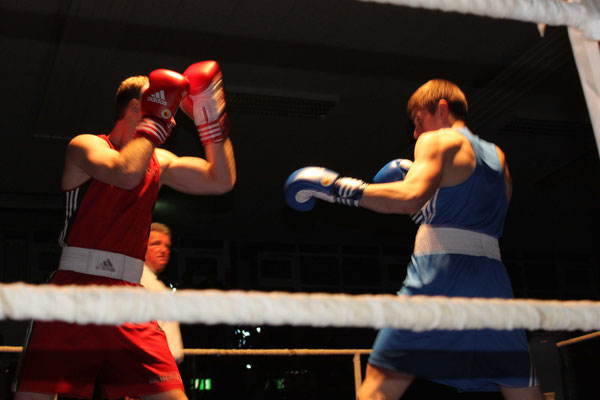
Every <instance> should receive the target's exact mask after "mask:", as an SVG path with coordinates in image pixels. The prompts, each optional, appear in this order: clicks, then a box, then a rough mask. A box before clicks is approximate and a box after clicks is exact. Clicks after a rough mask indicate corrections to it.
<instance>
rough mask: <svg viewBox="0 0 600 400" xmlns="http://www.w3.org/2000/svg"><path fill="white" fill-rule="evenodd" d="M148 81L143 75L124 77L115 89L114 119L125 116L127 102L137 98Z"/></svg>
mask: <svg viewBox="0 0 600 400" xmlns="http://www.w3.org/2000/svg"><path fill="white" fill-rule="evenodd" d="M147 83H148V77H147V76H143V75H137V76H132V77H129V78H127V79H125V80H124V81H123V82H121V84H120V85H119V88H118V89H117V95H116V99H115V120H116V121H118V120H120V119H121V118H123V117H124V116H125V112H126V111H127V107H128V106H129V102H130V101H131V100H132V99H139V98H140V97H141V95H142V89H143V87H144V86H145V85H146V84H147Z"/></svg>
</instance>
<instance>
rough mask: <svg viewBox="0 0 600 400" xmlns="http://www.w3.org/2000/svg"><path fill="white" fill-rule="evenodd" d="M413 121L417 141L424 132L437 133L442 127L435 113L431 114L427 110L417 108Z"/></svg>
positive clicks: (413, 114) (414, 135)
mask: <svg viewBox="0 0 600 400" xmlns="http://www.w3.org/2000/svg"><path fill="white" fill-rule="evenodd" d="M412 120H413V123H414V124H415V130H414V132H413V137H414V138H415V139H417V138H418V137H419V136H421V134H423V133H424V132H429V131H435V130H438V129H440V128H441V127H442V126H441V125H440V123H439V121H437V118H436V115H435V113H433V114H432V113H430V112H429V111H428V110H427V109H425V108H417V109H415V110H414V111H413V113H412Z"/></svg>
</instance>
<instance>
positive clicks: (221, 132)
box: [181, 61, 229, 146]
mask: <svg viewBox="0 0 600 400" xmlns="http://www.w3.org/2000/svg"><path fill="white" fill-rule="evenodd" d="M183 75H184V76H185V77H186V78H187V79H188V80H189V81H190V93H189V95H188V96H186V97H185V98H184V99H183V101H182V102H181V108H182V109H183V111H184V112H185V113H186V114H187V115H189V116H190V117H191V118H193V120H194V123H195V124H196V128H198V135H199V136H200V140H201V141H202V144H203V145H205V146H206V145H207V144H209V143H218V142H222V141H224V140H225V139H226V138H227V136H228V135H229V118H228V116H227V113H226V112H225V92H224V90H223V78H222V74H221V69H220V68H219V64H218V63H217V62H215V61H201V62H198V63H195V64H192V65H190V66H189V67H188V68H187V69H186V70H185V71H184V72H183Z"/></svg>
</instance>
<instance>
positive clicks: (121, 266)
mask: <svg viewBox="0 0 600 400" xmlns="http://www.w3.org/2000/svg"><path fill="white" fill-rule="evenodd" d="M58 269H62V270H65V271H74V272H81V273H83V274H89V275H96V276H104V277H107V278H113V279H121V280H124V281H127V282H133V283H140V278H141V277H142V270H143V269H144V262H143V261H142V260H138V259H137V258H133V257H129V256H126V255H124V254H119V253H112V252H110V251H102V250H94V249H85V248H82V247H63V249H62V255H61V257H60V264H59V266H58Z"/></svg>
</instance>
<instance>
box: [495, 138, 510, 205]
mask: <svg viewBox="0 0 600 400" xmlns="http://www.w3.org/2000/svg"><path fill="white" fill-rule="evenodd" d="M496 152H497V153H498V158H499V159H500V164H501V165H502V173H503V175H504V188H505V190H506V200H507V201H508V202H509V203H510V199H511V197H512V190H513V186H512V178H511V177H510V171H509V170H508V164H507V163H506V156H505V155H504V152H503V151H502V150H501V149H500V147H498V146H496Z"/></svg>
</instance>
